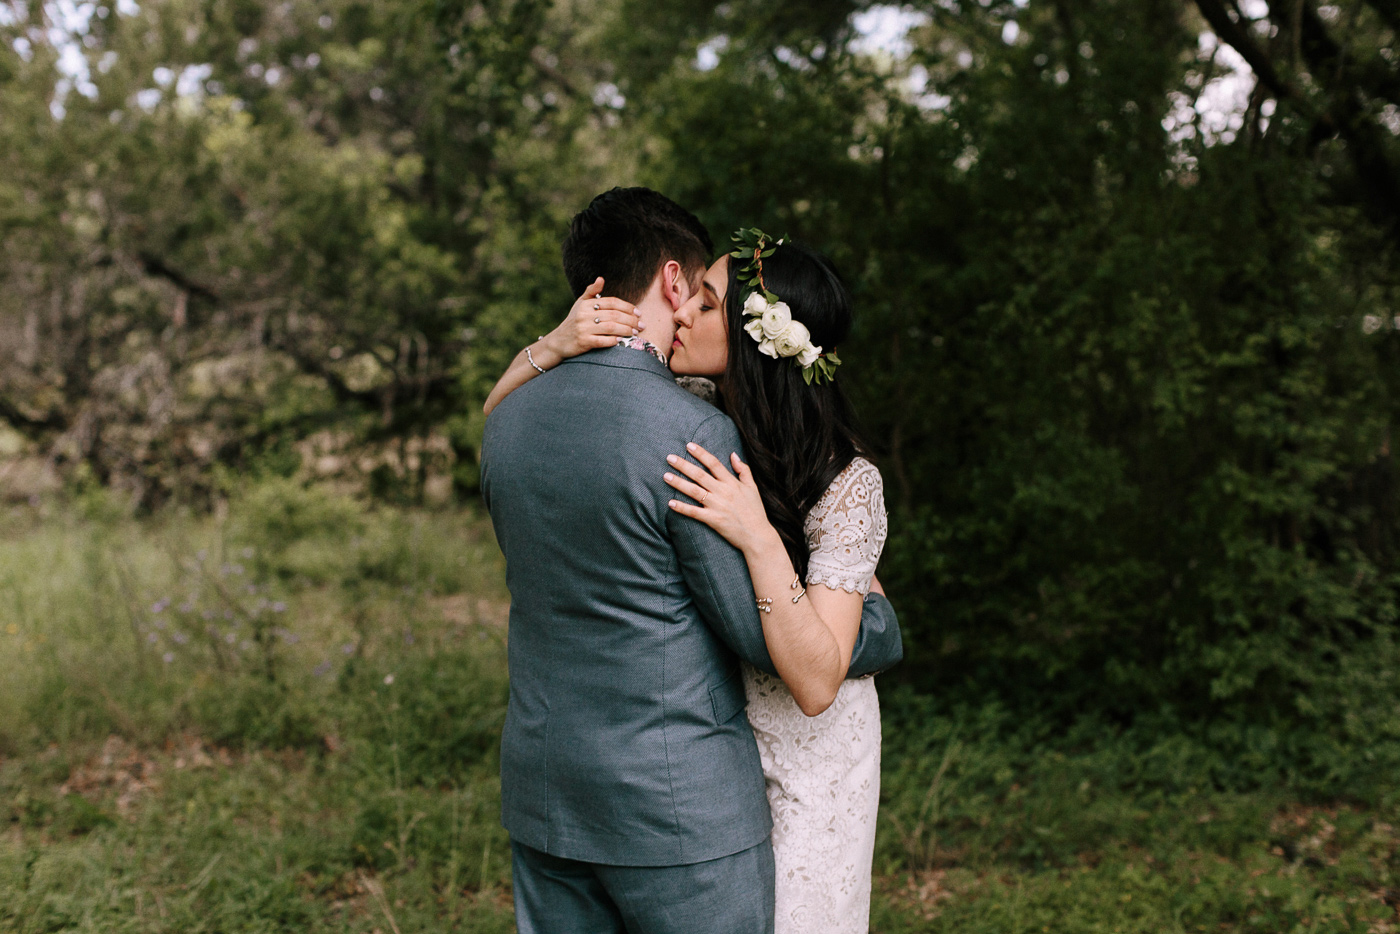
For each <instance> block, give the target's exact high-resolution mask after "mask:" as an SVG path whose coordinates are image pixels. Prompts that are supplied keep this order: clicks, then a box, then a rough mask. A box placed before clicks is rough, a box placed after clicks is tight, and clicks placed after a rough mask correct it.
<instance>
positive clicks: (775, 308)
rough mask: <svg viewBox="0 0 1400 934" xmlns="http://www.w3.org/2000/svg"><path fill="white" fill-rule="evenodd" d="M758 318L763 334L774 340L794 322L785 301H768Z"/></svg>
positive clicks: (790, 310)
mask: <svg viewBox="0 0 1400 934" xmlns="http://www.w3.org/2000/svg"><path fill="white" fill-rule="evenodd" d="M760 320H762V321H763V336H764V337H766V338H768V339H769V340H774V341H775V340H777V339H778V338H779V337H780V336H781V335H782V333H783V332H784V331H786V330H787V329H788V327H789V326H790V325H792V324H794V323H795V322H794V321H793V320H792V309H791V308H789V307H788V305H787V302H770V303H769V304H768V307H767V308H766V309H764V312H763V317H762V319H760ZM783 356H787V354H784V355H783Z"/></svg>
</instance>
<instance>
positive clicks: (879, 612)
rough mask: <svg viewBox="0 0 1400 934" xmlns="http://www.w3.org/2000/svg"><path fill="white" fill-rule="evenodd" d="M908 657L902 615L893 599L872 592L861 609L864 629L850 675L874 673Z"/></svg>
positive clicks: (861, 626)
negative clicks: (905, 649) (900, 616)
mask: <svg viewBox="0 0 1400 934" xmlns="http://www.w3.org/2000/svg"><path fill="white" fill-rule="evenodd" d="M903 658H904V638H903V636H902V635H901V634H900V631H899V617H898V616H896V615H895V612H894V607H893V606H891V605H890V601H888V600H886V599H885V598H884V597H882V596H881V595H880V594H877V593H872V594H869V595H868V596H867V597H866V598H865V603H864V605H863V606H862V607H861V612H860V632H859V633H857V634H856V645H855V648H854V649H853V650H852V651H851V667H850V668H849V669H847V671H846V677H847V678H859V677H860V676H861V675H873V674H876V673H877V672H881V671H885V670H886V669H888V668H893V667H894V666H895V665H897V664H898V663H899V662H900V660H902V659H903Z"/></svg>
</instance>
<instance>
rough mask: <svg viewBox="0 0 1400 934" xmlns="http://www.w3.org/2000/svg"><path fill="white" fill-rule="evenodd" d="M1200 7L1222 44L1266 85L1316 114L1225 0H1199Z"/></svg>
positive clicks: (1279, 94) (1198, 6)
mask: <svg viewBox="0 0 1400 934" xmlns="http://www.w3.org/2000/svg"><path fill="white" fill-rule="evenodd" d="M1196 8H1197V9H1198V10H1200V11H1201V15H1202V16H1204V17H1205V18H1206V22H1207V23H1209V24H1210V28H1211V29H1213V30H1215V34H1216V35H1217V36H1219V37H1220V40H1221V41H1222V42H1226V43H1228V44H1229V45H1230V46H1231V47H1232V48H1234V50H1235V51H1236V52H1238V53H1240V56H1241V57H1242V58H1243V59H1244V60H1245V62H1247V63H1248V64H1249V67H1250V68H1252V69H1254V73H1255V74H1256V75H1257V76H1258V77H1259V80H1260V81H1261V82H1263V83H1264V85H1265V86H1266V87H1267V88H1269V90H1271V91H1273V92H1274V94H1275V95H1276V96H1278V97H1281V98H1287V99H1289V100H1291V101H1294V102H1295V103H1296V104H1298V105H1299V106H1300V107H1301V108H1302V109H1303V111H1304V112H1305V113H1310V112H1311V111H1312V109H1313V108H1312V106H1311V104H1310V103H1309V101H1308V100H1307V98H1306V97H1304V96H1303V95H1302V94H1300V93H1299V92H1298V89H1297V88H1295V87H1294V86H1293V83H1292V82H1290V81H1288V80H1287V79H1285V78H1284V77H1283V76H1282V75H1280V74H1279V73H1278V71H1277V69H1275V68H1274V63H1273V62H1271V61H1270V60H1269V56H1268V55H1267V54H1266V53H1265V52H1264V50H1263V49H1261V48H1260V47H1259V45H1258V44H1257V43H1256V42H1255V41H1254V37H1253V36H1251V35H1250V34H1249V33H1248V32H1247V31H1246V30H1245V29H1243V28H1242V27H1241V26H1240V24H1239V23H1238V22H1236V21H1235V20H1233V19H1231V18H1230V13H1229V11H1228V10H1226V9H1225V5H1224V4H1223V3H1221V0H1196Z"/></svg>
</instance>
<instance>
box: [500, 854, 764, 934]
mask: <svg viewBox="0 0 1400 934" xmlns="http://www.w3.org/2000/svg"><path fill="white" fill-rule="evenodd" d="M511 853H512V865H513V869H512V874H513V885H514V888H515V923H516V926H517V930H518V931H519V932H520V934H773V846H772V844H771V843H770V842H769V841H768V840H764V841H763V842H762V843H760V844H759V845H758V846H755V847H750V848H749V849H747V850H742V851H740V852H738V853H734V854H733V855H731V856H722V857H720V858H719V859H712V860H708V861H706V862H703V863H692V864H690V865H687V866H605V865H602V864H599V863H585V862H580V861H578V860H573V859H563V858H561V857H558V856H550V855H549V854H548V853H542V852H540V851H539V850H536V849H532V848H531V847H528V846H525V845H523V844H520V843H514V842H512V843H511Z"/></svg>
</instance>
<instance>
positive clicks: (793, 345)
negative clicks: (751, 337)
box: [764, 315, 812, 357]
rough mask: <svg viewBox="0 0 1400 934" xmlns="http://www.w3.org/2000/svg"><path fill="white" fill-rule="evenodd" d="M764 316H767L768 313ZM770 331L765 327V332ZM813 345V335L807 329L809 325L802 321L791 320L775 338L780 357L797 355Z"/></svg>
mask: <svg viewBox="0 0 1400 934" xmlns="http://www.w3.org/2000/svg"><path fill="white" fill-rule="evenodd" d="M764 317H767V316H766V315H765V316H764ZM767 331H768V329H767V328H764V333H765V334H766V333H767ZM811 346H812V335H811V332H809V331H808V330H807V326H806V325H805V324H803V323H802V322H801V321H792V320H789V321H788V323H787V327H785V328H783V330H782V331H780V332H779V333H778V334H777V335H776V336H775V337H774V338H773V348H774V349H775V350H777V351H778V356H780V357H797V356H800V355H801V354H803V353H805V352H806V350H807V348H808V347H811Z"/></svg>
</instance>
